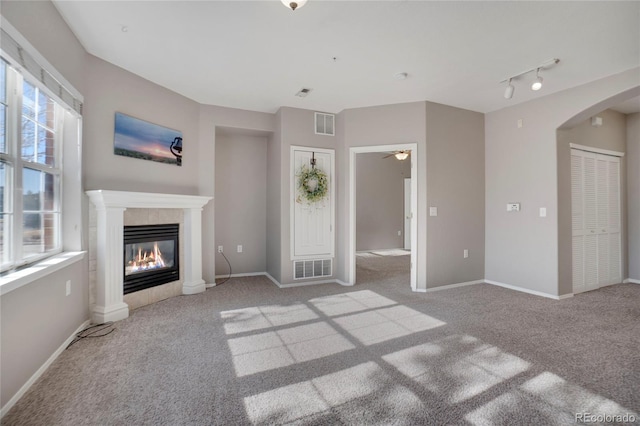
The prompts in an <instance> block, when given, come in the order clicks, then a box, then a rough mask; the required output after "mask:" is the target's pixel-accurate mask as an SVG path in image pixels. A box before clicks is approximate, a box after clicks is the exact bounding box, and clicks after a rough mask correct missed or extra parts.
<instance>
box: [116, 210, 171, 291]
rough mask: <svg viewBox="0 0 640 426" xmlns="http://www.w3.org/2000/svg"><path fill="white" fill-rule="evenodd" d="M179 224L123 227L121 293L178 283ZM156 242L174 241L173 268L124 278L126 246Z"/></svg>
mask: <svg viewBox="0 0 640 426" xmlns="http://www.w3.org/2000/svg"><path fill="white" fill-rule="evenodd" d="M179 235H180V224H178V223H168V224H163V225H139V226H125V227H124V239H123V240H124V243H123V244H122V259H123V262H122V272H123V273H122V276H123V277H124V283H123V293H124V294H129V293H133V292H136V291H140V290H144V289H146V288H151V287H155V286H158V285H161V284H166V283H170V282H173V281H178V280H179V279H180V243H179V240H178V236H179ZM158 240H165V241H166V240H173V241H174V253H175V254H174V256H175V262H174V265H173V268H171V269H163V270H158V271H147V272H144V273H140V274H133V275H129V276H126V275H125V268H126V265H125V264H124V259H125V258H126V247H127V244H132V243H145V242H153V241H158Z"/></svg>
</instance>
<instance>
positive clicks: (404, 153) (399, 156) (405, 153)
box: [393, 151, 409, 161]
mask: <svg viewBox="0 0 640 426" xmlns="http://www.w3.org/2000/svg"><path fill="white" fill-rule="evenodd" d="M393 155H395V157H396V158H397V159H398V160H400V161H402V160H406V159H407V158H408V157H409V151H398V152H396V153H395V154H393Z"/></svg>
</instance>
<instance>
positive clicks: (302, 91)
mask: <svg viewBox="0 0 640 426" xmlns="http://www.w3.org/2000/svg"><path fill="white" fill-rule="evenodd" d="M311 90H313V89H308V88H306V87H303V88H302V89H300V91H299V92H298V93H296V96H297V97H299V98H306V97H307V95H308V94H309V93H311Z"/></svg>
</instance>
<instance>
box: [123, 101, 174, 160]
mask: <svg viewBox="0 0 640 426" xmlns="http://www.w3.org/2000/svg"><path fill="white" fill-rule="evenodd" d="M113 153H114V154H115V155H121V156H124V157H129V158H137V159H140V160H148V161H156V162H159V163H165V164H173V165H177V166H182V132H180V131H179V130H175V129H170V128H168V127H164V126H161V125H159V124H154V123H151V122H149V121H146V120H141V119H139V118H135V117H132V116H130V115H127V114H123V113H121V112H116V113H115V120H114V138H113Z"/></svg>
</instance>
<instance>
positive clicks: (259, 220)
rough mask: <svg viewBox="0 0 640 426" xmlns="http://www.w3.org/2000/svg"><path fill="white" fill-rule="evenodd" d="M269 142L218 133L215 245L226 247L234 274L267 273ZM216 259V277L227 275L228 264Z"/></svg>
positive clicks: (220, 258) (246, 136) (260, 138)
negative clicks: (239, 249)
mask: <svg viewBox="0 0 640 426" xmlns="http://www.w3.org/2000/svg"><path fill="white" fill-rule="evenodd" d="M267 143H268V139H267V137H266V136H248V135H244V134H238V133H233V132H224V133H221V132H220V131H218V132H217V133H216V156H215V157H216V160H215V176H216V179H215V180H216V197H215V200H214V202H215V229H216V246H219V245H222V246H224V254H225V256H226V257H227V258H228V259H229V263H231V267H232V271H233V273H234V274H240V273H249V272H264V271H266V266H267V259H266V248H267ZM238 245H242V246H243V251H242V253H238V252H237V246H238ZM216 260H217V262H216V275H226V274H227V273H228V272H229V268H228V265H227V263H226V261H224V259H223V258H222V257H221V256H220V255H218V256H217V259H216ZM206 261H208V259H205V262H206Z"/></svg>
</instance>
